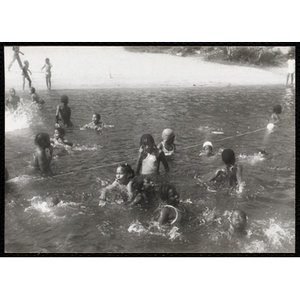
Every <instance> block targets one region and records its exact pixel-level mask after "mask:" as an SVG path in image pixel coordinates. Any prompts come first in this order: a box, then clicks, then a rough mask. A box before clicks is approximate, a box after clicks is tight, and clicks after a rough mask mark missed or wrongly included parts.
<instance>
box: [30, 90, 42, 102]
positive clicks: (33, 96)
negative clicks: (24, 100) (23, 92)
mask: <svg viewBox="0 0 300 300" xmlns="http://www.w3.org/2000/svg"><path fill="white" fill-rule="evenodd" d="M29 93H30V95H31V100H32V103H36V104H44V103H45V101H44V100H43V99H41V98H40V96H39V95H38V94H36V92H35V88H34V87H31V88H30V90H29Z"/></svg>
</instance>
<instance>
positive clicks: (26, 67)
mask: <svg viewBox="0 0 300 300" xmlns="http://www.w3.org/2000/svg"><path fill="white" fill-rule="evenodd" d="M28 72H29V73H30V74H31V75H32V73H31V71H30V70H29V62H28V60H25V61H24V67H23V68H22V76H23V91H25V78H26V79H27V80H28V84H29V87H30V88H31V79H30V76H29V74H28Z"/></svg>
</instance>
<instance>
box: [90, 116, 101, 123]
mask: <svg viewBox="0 0 300 300" xmlns="http://www.w3.org/2000/svg"><path fill="white" fill-rule="evenodd" d="M99 121H100V119H98V118H97V116H96V115H93V117H92V122H94V124H95V125H96V124H98V123H99Z"/></svg>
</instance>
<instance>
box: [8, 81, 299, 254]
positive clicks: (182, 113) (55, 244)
mask: <svg viewBox="0 0 300 300" xmlns="http://www.w3.org/2000/svg"><path fill="white" fill-rule="evenodd" d="M62 94H67V95H68V97H69V106H70V107H71V108H72V122H73V123H74V125H75V127H74V128H73V129H67V130H66V136H65V137H66V139H67V140H68V141H70V142H72V143H73V144H74V146H73V147H72V148H70V149H61V148H55V149H54V158H53V162H52V172H53V174H52V176H51V177H50V178H49V177H48V178H47V177H45V178H44V177H40V175H39V174H36V173H34V171H33V170H32V169H31V168H30V167H29V165H30V161H31V157H32V153H33V151H34V142H33V138H34V136H35V135H36V134H37V133H38V132H47V133H49V134H50V136H53V133H54V114H55V108H56V106H57V105H58V104H59V102H60V96H61V95H62ZM40 95H41V96H42V98H43V99H45V101H46V103H45V104H44V106H43V107H31V106H30V104H29V105H26V100H25V104H23V105H22V107H21V108H20V109H19V110H18V111H17V112H6V114H5V132H6V136H5V161H6V167H7V169H8V172H9V175H10V180H9V181H8V183H7V186H6V197H5V205H6V209H5V214H6V215H5V217H6V219H5V249H6V252H34V253H37V252H44V253H75V252H76V253H107V252H122V253H124V252H125V253H140V252H142V253H158V252H163V253H184V252H185V253H225V252H228V253H230V252H247V253H249V252H250V253H253V252H259V253H260V252H263V253H265V252H294V251H295V219H294V216H295V138H294V137H295V118H294V116H295V113H294V112H295V95H294V90H293V89H289V88H288V89H286V88H285V87H281V86H272V87H265V86H264V87H259V86H254V87H230V88H212V87H211V88H173V89H166V88H163V89H117V90H116V89H102V90H66V91H51V92H47V93H46V92H45V93H44V94H43V92H40ZM25 98H26V97H25ZM275 104H281V105H282V107H283V111H282V115H281V118H282V120H283V122H282V125H280V126H276V127H275V128H274V129H273V130H272V131H269V130H267V128H266V126H267V124H268V117H269V116H270V115H271V113H272V108H273V106H274V105H275ZM94 112H97V113H100V115H101V121H103V122H105V123H106V124H110V125H113V127H109V128H105V129H104V130H103V131H102V132H101V133H100V134H99V133H96V132H94V131H92V130H90V131H89V130H86V131H82V130H79V126H83V125H85V124H86V123H89V122H90V120H91V117H92V114H93V113H94ZM164 128H173V129H174V131H175V135H176V138H175V143H176V146H177V153H176V155H175V157H174V159H172V160H170V161H169V165H170V169H171V171H170V172H169V173H168V174H164V173H163V172H162V174H161V175H160V177H159V181H160V182H170V183H171V184H173V185H175V186H176V187H177V189H178V190H179V191H180V195H181V199H182V202H183V203H184V205H185V206H186V208H187V210H188V211H189V215H188V220H187V222H186V223H185V224H184V225H180V226H178V225H177V226H173V227H168V228H162V229H161V228H159V227H158V226H157V223H156V221H157V215H156V214H155V213H154V210H155V208H156V206H157V205H158V199H156V200H155V202H154V205H153V206H151V207H148V208H143V207H135V208H133V209H128V208H127V207H125V206H122V205H119V204H118V203H115V202H111V203H106V205H104V206H99V205H98V203H99V199H98V197H99V189H101V188H102V187H103V186H105V185H107V184H109V183H111V182H112V181H113V180H114V177H115V171H116V168H117V165H118V164H119V163H121V162H122V163H123V162H127V163H129V164H130V165H131V166H132V167H134V166H135V162H136V158H137V154H138V148H139V140H140V137H141V135H142V134H145V133H150V134H152V135H153V137H154V139H155V141H156V143H159V142H160V141H161V133H162V131H163V129H164ZM207 140H208V141H211V142H212V143H213V146H214V152H215V153H216V154H215V155H214V156H212V157H209V158H207V157H204V156H199V152H200V151H201V150H202V145H203V143H204V142H205V141H207ZM224 148H232V149H233V150H234V151H235V153H236V157H237V162H238V163H239V164H242V165H243V167H244V170H243V180H244V181H245V183H246V186H245V189H244V192H243V193H242V194H237V193H235V192H231V193H228V191H227V190H222V189H221V190H216V191H212V190H209V189H208V188H207V187H206V186H205V185H203V184H199V181H198V180H196V179H195V178H197V176H198V177H199V178H205V177H207V176H209V175H210V174H212V172H214V170H216V169H217V168H219V167H221V166H222V161H221V155H220V153H221V151H222V149H224ZM260 149H265V150H266V152H267V153H268V154H267V155H266V156H265V157H261V156H259V155H258V152H259V150H260ZM162 171H163V168H162ZM49 195H50V196H53V195H57V196H58V198H59V203H58V204H57V205H54V206H51V205H49V201H48V199H49ZM116 198H118V197H117V196H116ZM233 208H240V209H242V210H244V211H245V212H246V213H247V215H248V227H247V231H248V235H247V237H245V238H243V239H240V238H238V239H236V238H232V237H231V236H229V235H228V232H227V227H228V218H227V217H226V214H225V212H226V211H227V212H228V211H231V210H232V209H233ZM224 214H225V215H224ZM208 216H209V217H208Z"/></svg>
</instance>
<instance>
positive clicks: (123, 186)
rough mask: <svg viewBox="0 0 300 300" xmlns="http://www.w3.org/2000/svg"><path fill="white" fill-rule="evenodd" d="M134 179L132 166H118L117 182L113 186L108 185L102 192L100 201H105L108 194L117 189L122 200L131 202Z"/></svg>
mask: <svg viewBox="0 0 300 300" xmlns="http://www.w3.org/2000/svg"><path fill="white" fill-rule="evenodd" d="M133 177H134V171H133V170H132V168H131V166H130V165H128V164H123V165H120V166H118V168H117V171H116V179H115V181H114V182H113V183H112V184H111V185H108V186H107V187H105V188H103V189H102V190H101V194H100V197H99V199H100V200H102V201H105V200H106V194H107V192H109V191H112V190H114V189H117V190H119V191H120V192H121V193H122V198H124V200H125V201H127V200H131V199H132V198H133V190H132V178H133ZM126 198H127V199H126ZM99 205H100V204H99Z"/></svg>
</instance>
